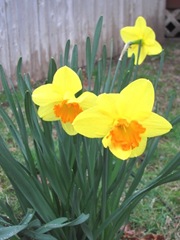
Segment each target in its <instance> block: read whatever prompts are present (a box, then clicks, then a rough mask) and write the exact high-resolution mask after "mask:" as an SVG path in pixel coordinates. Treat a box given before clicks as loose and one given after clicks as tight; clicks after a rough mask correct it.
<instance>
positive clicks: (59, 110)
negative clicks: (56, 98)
mask: <svg viewBox="0 0 180 240" xmlns="http://www.w3.org/2000/svg"><path fill="white" fill-rule="evenodd" d="M80 112H82V109H81V107H80V106H79V104H78V103H76V102H74V103H67V100H64V101H62V102H61V103H60V104H57V105H55V106H54V114H55V115H56V117H59V118H61V121H62V122H63V123H67V122H70V123H72V122H73V120H74V119H75V117H76V116H77V115H78V114H79V113H80Z"/></svg>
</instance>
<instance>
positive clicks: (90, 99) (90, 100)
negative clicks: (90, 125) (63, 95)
mask: <svg viewBox="0 0 180 240" xmlns="http://www.w3.org/2000/svg"><path fill="white" fill-rule="evenodd" d="M76 102H77V103H79V105H80V106H81V108H82V109H83V110H86V109H88V108H90V107H93V106H95V104H96V102H97V96H96V95H95V94H94V93H91V92H84V93H82V94H81V95H80V96H79V97H78V98H77V99H76Z"/></svg>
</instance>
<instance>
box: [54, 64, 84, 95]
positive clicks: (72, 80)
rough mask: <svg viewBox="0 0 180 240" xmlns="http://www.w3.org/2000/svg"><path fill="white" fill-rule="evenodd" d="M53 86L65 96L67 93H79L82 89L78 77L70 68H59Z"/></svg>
mask: <svg viewBox="0 0 180 240" xmlns="http://www.w3.org/2000/svg"><path fill="white" fill-rule="evenodd" d="M53 85H55V86H56V87H57V88H58V89H59V91H60V92H61V93H62V94H63V93H65V92H71V93H72V94H75V93H77V92H78V91H80V90H81V89H82V84H81V81H80V79H79V77H78V75H77V74H76V73H75V72H74V71H73V70H72V69H71V68H69V67H67V66H64V67H61V68H59V69H58V70H57V71H56V73H55V74H54V78H53Z"/></svg>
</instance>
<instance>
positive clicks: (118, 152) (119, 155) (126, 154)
mask: <svg viewBox="0 0 180 240" xmlns="http://www.w3.org/2000/svg"><path fill="white" fill-rule="evenodd" d="M109 150H110V151H111V152H112V153H113V154H114V155H115V156H116V157H117V158H119V159H121V160H127V159H128V158H129V157H130V155H131V150H128V151H124V150H122V149H121V148H117V147H116V148H115V147H113V145H110V146H109Z"/></svg>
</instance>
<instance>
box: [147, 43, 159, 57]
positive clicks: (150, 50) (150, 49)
mask: <svg viewBox="0 0 180 240" xmlns="http://www.w3.org/2000/svg"><path fill="white" fill-rule="evenodd" d="M161 52H162V47H161V45H160V44H159V43H158V42H157V41H155V42H154V44H153V45H150V46H147V54H148V55H157V54H159V53H161Z"/></svg>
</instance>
